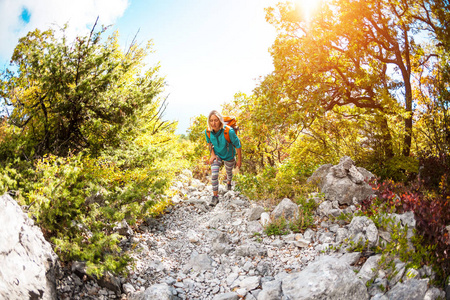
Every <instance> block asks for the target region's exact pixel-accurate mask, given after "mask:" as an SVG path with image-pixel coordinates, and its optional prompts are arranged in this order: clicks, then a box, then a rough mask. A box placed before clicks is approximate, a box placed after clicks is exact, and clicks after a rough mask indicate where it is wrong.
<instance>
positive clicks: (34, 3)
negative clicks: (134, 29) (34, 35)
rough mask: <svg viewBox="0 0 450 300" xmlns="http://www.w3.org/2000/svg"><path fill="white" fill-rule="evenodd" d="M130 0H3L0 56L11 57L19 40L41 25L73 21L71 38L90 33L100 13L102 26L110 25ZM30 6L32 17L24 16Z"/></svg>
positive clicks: (41, 26)
mask: <svg viewBox="0 0 450 300" xmlns="http://www.w3.org/2000/svg"><path fill="white" fill-rule="evenodd" d="M127 7H128V0H77V1H73V0H0V41H1V43H0V57H1V58H3V59H9V58H10V57H11V55H12V52H13V50H14V48H15V46H16V45H17V42H18V39H19V38H20V37H23V36H25V35H26V34H27V33H28V32H29V31H31V30H34V29H36V28H39V29H41V30H46V29H48V28H50V27H55V25H56V26H63V25H64V24H66V23H67V24H69V29H68V32H67V35H68V36H69V37H70V38H73V37H75V36H76V35H79V34H86V33H87V32H88V31H89V30H90V29H91V27H92V25H93V24H94V22H95V20H96V19H97V16H98V17H99V21H98V25H110V24H112V23H114V22H115V21H116V20H117V18H119V17H121V16H122V14H123V13H124V12H125V10H126V8H127ZM23 9H27V10H28V13H29V15H30V20H29V22H28V23H25V22H24V21H23V19H22V18H21V14H22V11H23Z"/></svg>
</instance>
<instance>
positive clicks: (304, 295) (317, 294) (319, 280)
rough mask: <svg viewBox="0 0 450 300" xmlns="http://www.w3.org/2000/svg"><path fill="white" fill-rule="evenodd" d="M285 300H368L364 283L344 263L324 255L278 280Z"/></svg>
mask: <svg viewBox="0 0 450 300" xmlns="http://www.w3.org/2000/svg"><path fill="white" fill-rule="evenodd" d="M282 290H283V294H284V295H285V296H286V297H287V299H311V300H312V299H317V300H319V299H348V300H352V299H354V300H364V299H369V294H368V292H367V288H366V286H365V284H364V283H363V282H362V281H361V280H360V279H358V278H357V277H356V275H355V272H353V270H352V269H351V268H350V267H349V265H348V264H346V263H344V262H341V261H339V260H337V259H336V258H334V257H330V256H325V257H322V258H321V259H319V260H318V261H315V262H313V263H311V264H309V265H308V266H307V267H306V268H305V269H304V270H302V271H301V272H298V273H293V274H289V275H287V276H286V277H285V278H284V279H283V280H282Z"/></svg>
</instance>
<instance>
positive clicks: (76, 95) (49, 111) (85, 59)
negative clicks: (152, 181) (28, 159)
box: [0, 26, 170, 156]
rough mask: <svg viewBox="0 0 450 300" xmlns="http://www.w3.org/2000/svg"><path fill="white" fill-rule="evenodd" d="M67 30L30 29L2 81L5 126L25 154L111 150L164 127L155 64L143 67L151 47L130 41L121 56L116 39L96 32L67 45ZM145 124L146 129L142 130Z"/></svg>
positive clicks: (115, 36)
mask: <svg viewBox="0 0 450 300" xmlns="http://www.w3.org/2000/svg"><path fill="white" fill-rule="evenodd" d="M65 30H66V28H63V29H62V30H61V33H62V38H58V37H57V34H56V33H55V31H54V30H47V31H40V30H38V29H36V30H34V31H32V32H29V33H28V34H27V35H26V36H25V37H23V38H21V39H20V40H19V44H18V45H17V47H16V48H15V50H14V54H13V56H12V59H11V63H12V65H13V66H15V68H16V72H13V71H10V70H7V71H6V72H5V73H4V74H3V76H2V77H1V81H0V85H1V92H0V97H1V99H2V100H3V105H4V106H5V107H9V108H10V109H9V110H8V113H9V115H8V121H9V122H10V124H11V125H13V126H14V127H15V128H18V129H20V131H17V130H16V131H15V135H16V136H18V138H21V139H22V140H24V143H23V145H22V146H21V152H22V154H23V155H26V156H30V155H33V154H34V155H36V156H42V155H43V154H45V153H53V154H57V155H67V154H68V153H69V152H71V151H75V152H78V151H80V150H83V149H89V150H91V152H92V153H98V152H99V151H101V150H102V149H105V148H107V147H109V146H112V147H117V146H118V145H120V143H121V141H122V140H123V139H131V138H133V137H135V136H136V135H137V134H139V133H140V132H141V131H142V130H148V131H149V134H153V133H155V132H157V131H158V130H161V129H163V128H164V127H166V126H169V125H170V124H169V123H167V122H164V121H161V120H160V118H159V117H160V116H161V113H162V111H163V110H164V108H165V106H164V104H165V103H164V102H163V103H162V104H161V102H160V100H159V99H158V98H157V95H158V94H159V93H160V92H161V91H162V88H163V86H164V81H163V78H161V77H158V76H157V71H158V66H156V67H151V68H148V69H147V70H144V69H143V68H144V67H145V65H144V58H145V57H146V55H147V53H148V52H149V51H150V50H151V48H150V46H151V44H150V43H149V44H148V45H147V46H146V47H144V48H141V47H139V46H138V45H137V44H136V43H135V42H133V43H132V44H131V46H130V47H129V48H128V49H127V51H126V52H124V51H122V50H121V48H120V47H119V45H118V41H117V39H118V34H117V33H114V34H113V35H111V36H109V37H108V39H107V40H106V41H104V42H103V41H102V39H101V36H102V34H103V33H104V32H105V31H106V28H102V29H101V30H99V31H95V26H94V27H93V29H92V31H91V33H90V35H88V36H85V37H77V38H76V39H75V40H74V41H73V42H72V43H68V42H67V39H66V37H65ZM145 127H146V128H145Z"/></svg>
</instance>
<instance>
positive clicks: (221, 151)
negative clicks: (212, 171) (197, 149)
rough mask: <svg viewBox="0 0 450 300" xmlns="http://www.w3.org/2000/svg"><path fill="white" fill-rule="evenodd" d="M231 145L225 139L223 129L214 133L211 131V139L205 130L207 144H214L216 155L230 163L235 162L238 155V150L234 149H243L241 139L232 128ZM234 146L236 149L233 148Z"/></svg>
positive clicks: (230, 133)
mask: <svg viewBox="0 0 450 300" xmlns="http://www.w3.org/2000/svg"><path fill="white" fill-rule="evenodd" d="M229 135H230V140H231V144H233V145H231V144H230V143H228V142H227V140H226V139H225V136H224V134H223V128H222V129H220V130H219V131H218V132H214V131H212V130H211V138H208V134H207V133H206V130H205V136H206V142H207V143H208V144H209V143H212V144H213V146H214V153H215V154H216V155H217V156H218V157H219V158H220V159H221V160H226V161H230V160H233V158H234V156H235V155H236V150H235V149H234V148H241V141H239V138H238V137H237V135H236V132H234V130H233V128H231V127H230V132H229ZM233 146H234V147H233Z"/></svg>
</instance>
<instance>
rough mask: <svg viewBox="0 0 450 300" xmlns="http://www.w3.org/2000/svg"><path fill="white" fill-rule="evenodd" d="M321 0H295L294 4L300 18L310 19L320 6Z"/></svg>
mask: <svg viewBox="0 0 450 300" xmlns="http://www.w3.org/2000/svg"><path fill="white" fill-rule="evenodd" d="M321 1H322V0H295V2H294V3H295V6H296V7H297V8H298V9H299V12H300V13H301V16H302V18H304V20H306V21H310V20H311V19H312V17H313V16H314V14H315V13H316V12H317V10H318V8H319V7H320V2H321Z"/></svg>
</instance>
